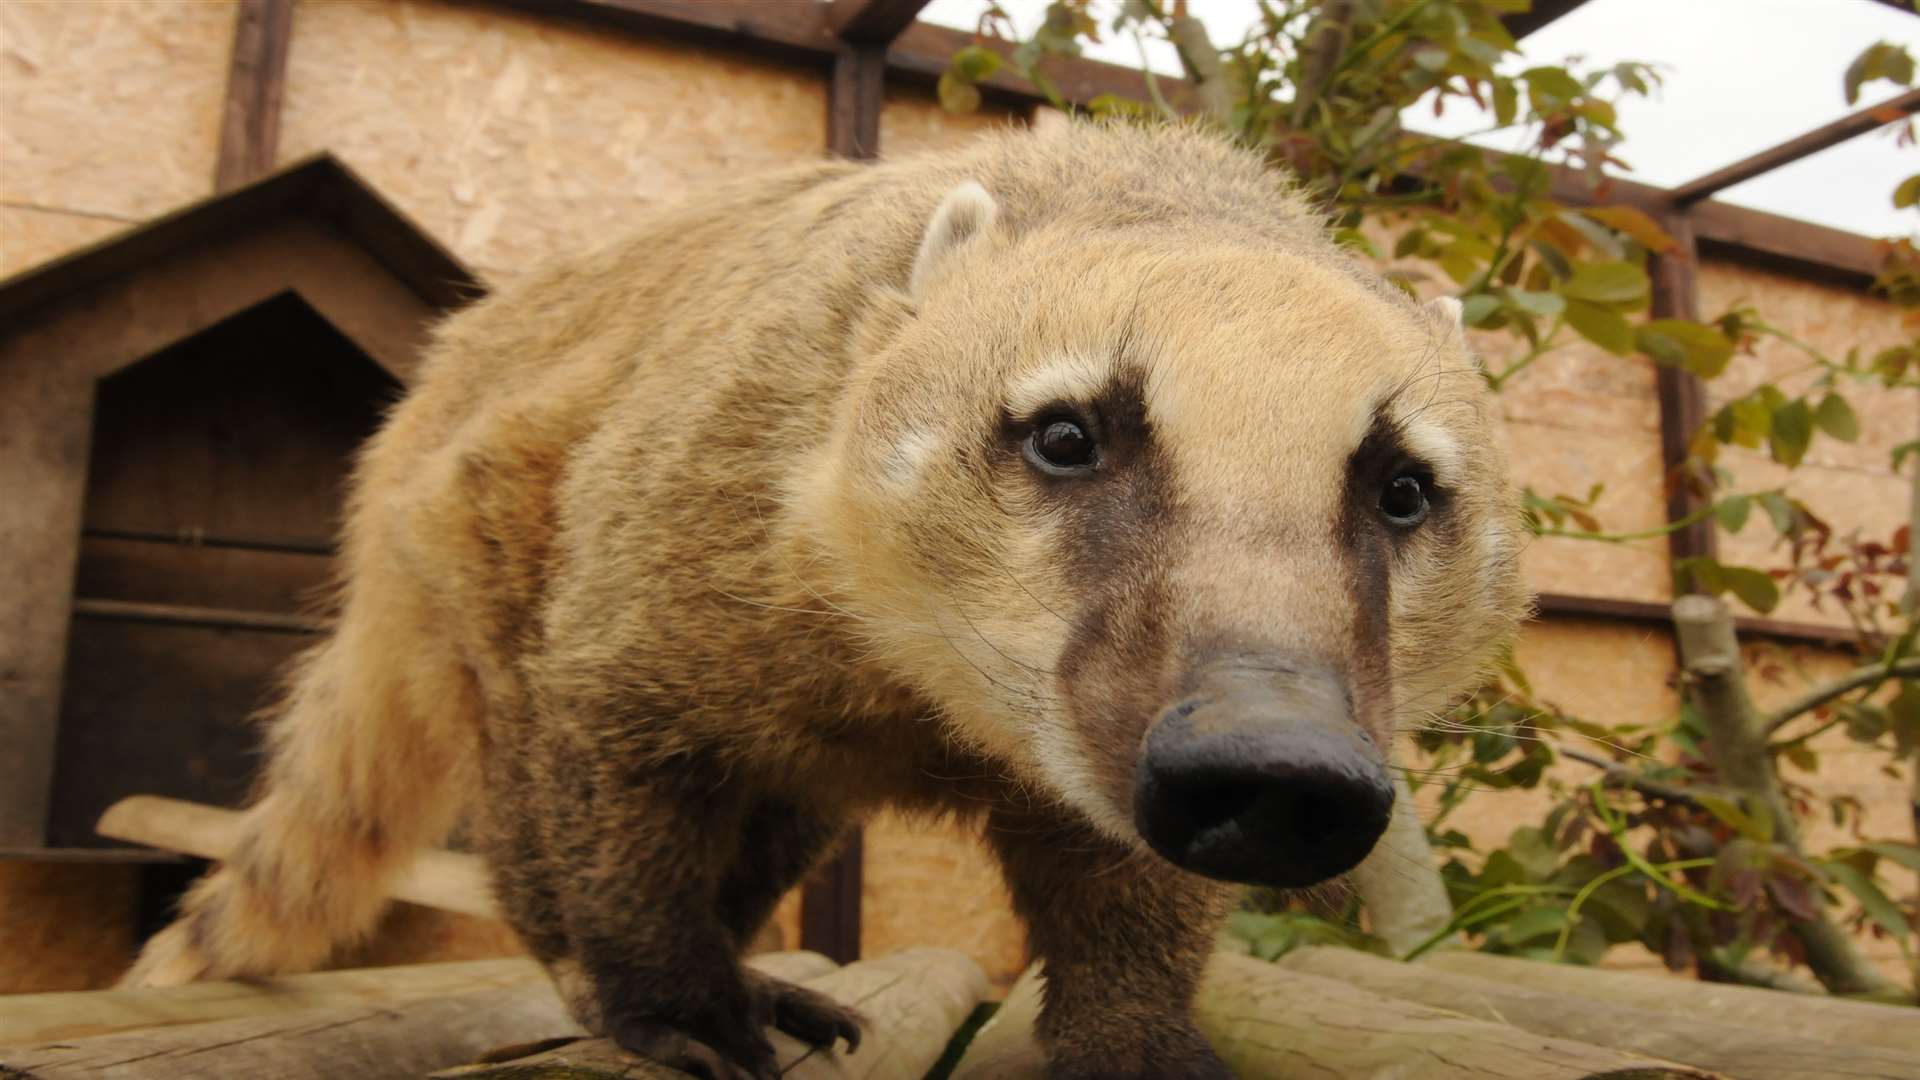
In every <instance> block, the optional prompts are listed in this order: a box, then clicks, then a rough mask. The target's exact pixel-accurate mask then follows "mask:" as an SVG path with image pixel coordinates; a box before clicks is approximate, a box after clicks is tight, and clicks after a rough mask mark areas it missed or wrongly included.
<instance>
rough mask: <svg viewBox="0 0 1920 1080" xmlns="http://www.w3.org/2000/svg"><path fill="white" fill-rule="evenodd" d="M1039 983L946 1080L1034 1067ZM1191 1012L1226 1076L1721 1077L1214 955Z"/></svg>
mask: <svg viewBox="0 0 1920 1080" xmlns="http://www.w3.org/2000/svg"><path fill="white" fill-rule="evenodd" d="M1040 985H1041V980H1040V977H1039V970H1038V968H1035V969H1032V970H1029V972H1028V973H1027V974H1026V975H1024V976H1022V977H1021V979H1020V981H1019V982H1018V983H1016V984H1014V988H1013V993H1012V994H1011V995H1009V996H1008V998H1007V1000H1006V1002H1005V1003H1004V1004H1003V1005H1002V1006H1001V1008H1000V1011H999V1012H997V1013H995V1014H994V1017H993V1019H992V1020H990V1021H988V1022H987V1024H986V1026H984V1027H983V1028H981V1030H980V1033H979V1035H978V1036H977V1037H976V1038H975V1039H974V1041H973V1043H972V1044H971V1045H970V1046H969V1047H968V1048H967V1053H966V1056H965V1057H964V1058H963V1059H962V1060H961V1062H960V1065H959V1067H958V1068H957V1069H956V1070H955V1071H954V1074H953V1075H954V1080H1030V1078H1038V1077H1040V1076H1042V1075H1043V1071H1044V1056H1043V1054H1042V1052H1041V1050H1040V1047H1039V1044H1038V1043H1037V1042H1036V1041H1035V1039H1034V1037H1033V1020H1034V1017H1035V1016H1036V1015H1037V1014H1038V1009H1039V1004H1040ZM1194 1018H1195V1020H1197V1021H1198V1023H1199V1025H1200V1030H1201V1031H1202V1032H1204V1033H1205V1034H1206V1036H1207V1037H1208V1039H1210V1040H1211V1041H1212V1042H1213V1046H1214V1049H1215V1050H1218V1051H1219V1053H1220V1056H1221V1058H1222V1059H1223V1060H1225V1061H1226V1063H1227V1066H1228V1067H1229V1068H1230V1069H1232V1070H1233V1071H1234V1073H1235V1075H1238V1076H1262V1077H1265V1076H1276V1077H1278V1076H1285V1077H1327V1078H1345V1077H1382V1078H1403V1077H1419V1078H1420V1080H1599V1078H1602V1077H1617V1078H1620V1080H1624V1078H1626V1077H1632V1078H1634V1080H1716V1078H1719V1080H1724V1078H1721V1074H1719V1073H1715V1072H1711V1071H1708V1070H1703V1069H1696V1068H1692V1067H1689V1066H1684V1065H1678V1064H1675V1063H1672V1062H1667V1061H1661V1060H1659V1059H1656V1058H1649V1057H1643V1056H1641V1055H1639V1054H1634V1053H1630V1052H1628V1051H1625V1050H1616V1049H1611V1048H1607V1047H1601V1046H1595V1045H1593V1044H1590V1043H1584V1042H1579V1041H1576V1040H1572V1039H1565V1038H1556V1037H1552V1036H1541V1035H1535V1034H1533V1033H1531V1032H1528V1031H1523V1030H1521V1029H1520V1028H1517V1027H1514V1026H1512V1025H1509V1024H1503V1023H1497V1022H1490V1021H1486V1020H1478V1019H1474V1018H1472V1017H1468V1016H1464V1015H1461V1014H1460V1013H1457V1012H1450V1011H1446V1010H1443V1009H1436V1008H1432V1007H1431V1006H1427V1005H1421V1004H1418V1003H1415V1002H1411V1001H1404V1000H1400V999H1397V998H1391V997H1387V996H1385V995H1381V994H1375V993H1370V992H1368V991H1366V990H1362V989H1357V988H1355V987H1352V986H1348V985H1346V984H1344V983H1341V982H1338V981H1336V980H1333V979H1327V978H1322V977H1320V976H1316V975H1308V974H1303V973H1300V972H1297V971H1289V970H1287V969H1285V968H1282V967H1279V966H1276V965H1274V964H1270V963H1267V962H1265V961H1262V960H1255V959H1253V958H1252V957H1249V956H1235V955H1231V954H1225V953H1222V954H1219V955H1217V956H1215V957H1214V960H1213V964H1212V966H1211V967H1209V968H1208V971H1207V979H1206V982H1205V983H1204V984H1203V985H1202V986H1201V988H1200V994H1199V997H1198V999H1197V1000H1196V1001H1195V1002H1194Z"/></svg>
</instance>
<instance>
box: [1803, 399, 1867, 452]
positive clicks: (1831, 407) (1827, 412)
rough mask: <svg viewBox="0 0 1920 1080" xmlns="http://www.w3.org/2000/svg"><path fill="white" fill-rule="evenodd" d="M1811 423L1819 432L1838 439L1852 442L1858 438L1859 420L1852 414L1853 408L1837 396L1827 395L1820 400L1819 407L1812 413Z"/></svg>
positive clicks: (1845, 400)
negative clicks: (1816, 426)
mask: <svg viewBox="0 0 1920 1080" xmlns="http://www.w3.org/2000/svg"><path fill="white" fill-rule="evenodd" d="M1813 422H1814V423H1816V424H1818V425H1820V430H1821V431H1824V432H1826V433H1827V434H1829V435H1831V436H1833V437H1834V438H1836V439H1839V440H1840V441H1841V442H1852V441H1854V440H1855V439H1858V438H1859V437H1860V418H1859V417H1857V416H1855V415H1854V414H1853V406H1851V405H1849V404H1847V399H1846V398H1843V397H1841V396H1840V395H1839V394H1828V395H1827V396H1826V397H1823V398H1821V399H1820V407H1819V408H1817V409H1815V410H1814V411H1813Z"/></svg>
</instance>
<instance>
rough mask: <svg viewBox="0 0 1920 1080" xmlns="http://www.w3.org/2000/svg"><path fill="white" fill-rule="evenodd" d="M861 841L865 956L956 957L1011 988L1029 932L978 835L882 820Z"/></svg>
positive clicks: (906, 820) (1023, 961)
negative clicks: (927, 949)
mask: <svg viewBox="0 0 1920 1080" xmlns="http://www.w3.org/2000/svg"><path fill="white" fill-rule="evenodd" d="M865 839H866V859H865V863H864V880H863V881H862V883H861V898H862V904H861V912H860V916H861V923H860V935H861V948H862V950H863V951H864V952H866V953H867V954H868V955H874V956H878V955H880V954H883V953H887V952H891V951H893V950H895V949H905V948H911V947H913V946H916V945H935V946H940V947H942V948H949V949H959V950H960V951H962V952H965V953H967V954H968V955H970V956H972V957H973V958H974V959H975V960H976V961H978V962H979V964H980V967H981V968H982V969H983V970H984V971H985V972H986V973H987V978H988V979H990V980H992V981H993V983H994V984H995V985H996V986H997V987H999V988H1000V989H1002V990H1005V989H1006V988H1007V987H1010V986H1012V985H1013V980H1014V979H1016V978H1018V977H1019V975H1020V971H1021V969H1022V968H1023V967H1025V966H1026V961H1027V953H1026V932H1025V930H1024V929H1023V928H1022V927H1021V925H1020V923H1019V921H1018V920H1017V919H1015V918H1014V916H1013V909H1012V901H1011V899H1010V898H1009V897H1008V895H1007V890H1006V886H1005V885H1004V884H1003V883H1002V882H1001V878H1000V868H999V864H998V863H997V862H996V861H995V860H994V857H993V855H992V854H991V853H990V852H989V851H988V850H987V847H986V845H985V844H984V843H983V842H982V841H981V839H980V835H979V830H978V828H977V827H974V828H962V827H959V826H955V825H952V824H949V823H946V822H929V821H920V820H914V819H911V818H906V817H902V816H900V815H898V814H883V815H881V816H880V817H878V818H876V819H874V820H873V821H872V822H870V823H868V825H867V828H866V835H865Z"/></svg>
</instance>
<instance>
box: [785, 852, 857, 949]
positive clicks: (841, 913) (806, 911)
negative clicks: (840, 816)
mask: <svg viewBox="0 0 1920 1080" xmlns="http://www.w3.org/2000/svg"><path fill="white" fill-rule="evenodd" d="M864 858H865V847H864V840H863V838H862V837H861V835H860V830H858V829H855V830H853V834H852V835H851V836H849V837H848V838H847V846H846V847H845V849H843V850H842V851H841V852H840V854H839V855H837V856H835V857H834V859H833V861H832V862H829V863H827V864H826V865H825V866H822V867H820V868H819V869H818V870H815V871H814V873H813V875H812V876H811V877H809V878H807V883H806V886H805V888H804V889H803V891H802V892H801V894H800V947H801V948H802V949H806V950H807V951H809V952H817V953H819V954H821V955H822V956H827V957H831V958H832V959H833V960H834V961H835V962H837V963H841V964H851V963H853V962H854V961H855V960H858V959H860V890H861V867H862V863H863V861H864Z"/></svg>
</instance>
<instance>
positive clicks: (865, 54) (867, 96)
mask: <svg viewBox="0 0 1920 1080" xmlns="http://www.w3.org/2000/svg"><path fill="white" fill-rule="evenodd" d="M886 75H887V47H886V46H885V45H868V44H847V45H842V46H840V49H839V51H838V52H837V53H835V54H834V58H833V72H832V75H831V77H830V78H829V80H828V82H827V150H828V151H829V152H831V153H833V154H837V155H839V156H840V157H843V158H849V159H851V160H854V161H867V160H871V159H873V158H875V157H878V156H879V154H880V107H881V105H882V104H883V103H884V102H885V100H886V92H887V91H886Z"/></svg>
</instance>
